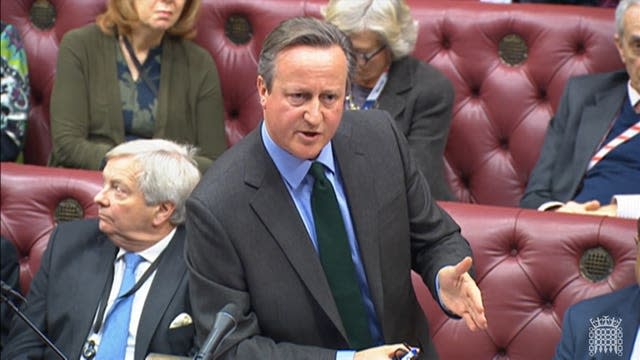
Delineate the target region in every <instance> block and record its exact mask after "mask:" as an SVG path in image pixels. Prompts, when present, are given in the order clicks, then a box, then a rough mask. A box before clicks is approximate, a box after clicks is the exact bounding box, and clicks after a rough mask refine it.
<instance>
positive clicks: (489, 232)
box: [0, 163, 636, 360]
mask: <svg viewBox="0 0 640 360" xmlns="http://www.w3.org/2000/svg"><path fill="white" fill-rule="evenodd" d="M1 171H2V177H1V180H2V181H1V193H2V198H1V202H0V203H1V205H2V208H1V211H0V215H1V216H0V225H1V226H0V229H1V230H2V235H4V236H6V237H7V238H9V239H12V240H13V241H14V242H15V243H16V246H17V248H18V253H19V255H20V257H21V260H20V262H21V274H20V276H21V285H22V288H23V289H24V290H25V291H26V290H28V287H29V282H30V281H31V279H32V278H33V275H34V274H35V272H36V271H37V269H38V267H39V266H40V257H41V256H42V252H43V250H44V249H45V247H46V243H47V241H48V239H49V235H50V233H51V231H52V230H53V227H54V225H55V221H56V220H55V215H54V213H55V209H56V206H57V204H58V202H59V201H60V200H63V199H67V198H73V199H76V200H77V201H78V203H79V204H80V207H81V208H82V209H84V216H85V217H90V216H95V215H96V206H95V205H94V204H93V202H92V199H93V196H94V195H95V194H96V193H97V192H98V191H99V189H100V187H101V184H102V179H101V175H100V173H99V172H97V171H87V170H73V169H60V168H47V167H40V166H33V165H21V164H12V163H3V164H2V169H1ZM441 205H442V206H443V207H444V209H445V210H447V211H448V212H449V213H450V214H451V215H452V216H453V218H454V219H455V220H456V221H457V222H458V223H459V224H460V226H461V227H462V233H463V235H464V236H465V237H466V238H467V239H468V240H469V242H470V243H471V247H472V248H473V251H474V258H475V267H476V279H477V281H478V284H479V286H480V289H481V291H482V293H483V297H484V301H485V306H486V312H487V318H488V321H489V330H488V331H486V332H475V333H471V332H470V331H468V330H467V329H466V326H465V325H464V323H463V322H462V321H456V320H451V319H449V318H447V317H446V316H445V315H444V314H443V313H442V311H441V310H440V308H439V307H438V306H437V305H436V304H435V303H434V301H433V299H432V298H431V295H430V293H429V292H428V291H427V290H426V288H425V286H424V284H422V282H421V280H420V279H419V278H418V277H417V276H415V274H414V288H415V290H416V294H417V295H418V300H419V301H420V304H421V306H422V307H423V309H424V310H425V311H426V313H427V316H428V319H429V322H430V325H431V333H432V336H433V338H434V341H435V344H436V347H437V349H438V351H439V352H440V355H441V358H442V359H444V360H448V359H451V360H454V359H456V360H457V359H514V360H515V359H518V360H525V359H526V360H539V359H550V358H551V354H552V353H553V349H554V348H555V345H556V344H557V342H558V340H559V338H560V331H561V330H560V326H561V325H562V316H563V314H564V311H565V310H566V308H567V307H568V306H569V305H571V304H573V303H575V302H576V301H578V300H581V299H584V298H587V297H591V296H595V295H597V294H601V293H606V292H609V291H611V290H614V289H618V288H621V287H624V286H626V285H629V284H631V283H633V281H634V272H633V264H634V261H635V248H634V243H633V236H634V234H635V229H636V224H635V222H634V221H632V220H622V219H614V218H603V217H595V216H580V215H565V214H556V213H540V212H536V211H532V210H523V209H516V208H506V207H494V206H484V205H477V204H464V203H453V202H443V203H441ZM592 248H603V249H605V250H606V251H607V253H608V254H610V256H611V258H612V262H613V269H612V271H611V273H610V274H606V273H605V276H604V279H603V280H601V281H599V282H591V281H589V280H587V279H586V278H584V277H583V276H582V275H581V270H580V267H579V263H580V261H579V260H580V259H581V258H582V257H583V256H584V254H585V252H587V251H588V250H589V249H592ZM70 261H72V259H70ZM583 272H584V270H583ZM462 339H464V340H463V341H464V342H462ZM463 343H464V346H461V344H463Z"/></svg>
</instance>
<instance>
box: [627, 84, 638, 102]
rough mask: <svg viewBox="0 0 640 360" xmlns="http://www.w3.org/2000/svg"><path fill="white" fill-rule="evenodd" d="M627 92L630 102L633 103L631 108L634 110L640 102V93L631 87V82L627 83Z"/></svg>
mask: <svg viewBox="0 0 640 360" xmlns="http://www.w3.org/2000/svg"><path fill="white" fill-rule="evenodd" d="M627 92H628V93H629V100H630V101H631V107H632V108H633V107H634V106H635V105H636V104H637V103H638V101H640V92H638V90H636V89H634V88H633V87H632V86H631V80H629V82H628V83H627Z"/></svg>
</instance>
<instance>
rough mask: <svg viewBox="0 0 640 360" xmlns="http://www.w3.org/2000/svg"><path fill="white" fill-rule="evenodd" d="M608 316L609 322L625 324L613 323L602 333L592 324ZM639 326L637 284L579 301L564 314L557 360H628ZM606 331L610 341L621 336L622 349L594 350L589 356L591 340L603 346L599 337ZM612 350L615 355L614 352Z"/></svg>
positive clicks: (592, 349)
mask: <svg viewBox="0 0 640 360" xmlns="http://www.w3.org/2000/svg"><path fill="white" fill-rule="evenodd" d="M605 316H608V318H609V319H611V318H615V319H618V320H620V319H621V320H622V322H621V323H620V324H618V326H615V324H612V325H613V326H609V327H608V329H603V330H601V331H600V332H599V331H598V329H597V326H594V325H593V324H592V321H593V322H596V323H597V322H598V321H597V319H600V320H602V319H603V318H604V317H605ZM639 325H640V286H638V285H637V284H636V285H632V286H629V287H627V288H624V289H620V290H618V291H614V292H613V293H610V294H606V295H602V296H598V297H595V298H592V299H588V300H584V301H582V302H579V303H577V304H575V305H573V306H571V307H570V308H569V309H568V310H567V312H566V313H565V314H564V321H563V325H562V339H561V340H560V344H558V348H557V349H556V355H555V357H554V360H580V359H589V360H591V359H594V360H599V359H603V360H604V359H616V360H629V359H630V358H631V351H633V344H634V342H635V340H636V332H637V331H638V326H639ZM604 331H606V332H607V334H608V335H609V338H608V339H605V341H607V340H608V342H612V341H614V340H617V339H618V336H622V339H621V340H622V344H621V345H622V346H621V348H619V349H618V348H616V349H611V348H608V350H609V352H608V353H605V352H604V351H603V350H605V349H603V348H598V347H592V348H591V354H590V348H589V344H590V341H591V343H592V345H597V344H600V343H602V342H603V341H602V340H603V339H602V338H601V337H600V335H598V334H599V333H600V334H601V333H602V332H604ZM613 337H615V339H614V338H613ZM611 350H613V351H614V352H613V353H611ZM618 351H620V352H621V353H622V354H621V355H622V356H619V355H618V354H619V353H618Z"/></svg>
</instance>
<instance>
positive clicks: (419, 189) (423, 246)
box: [187, 110, 471, 359]
mask: <svg viewBox="0 0 640 360" xmlns="http://www.w3.org/2000/svg"><path fill="white" fill-rule="evenodd" d="M333 151H334V157H335V159H336V163H337V166H338V167H339V168H340V173H341V174H342V180H343V183H344V188H345V192H346V195H347V198H348V203H349V208H350V209H351V217H352V219H353V224H354V230H355V232H356V237H357V239H358V243H359V247H360V252H361V254H360V255H361V258H362V261H363V264H364V268H365V272H366V275H367V279H368V283H369V288H370V290H371V296H372V301H373V303H374V306H375V310H376V313H377V316H378V319H379V321H380V324H381V327H382V333H383V336H384V340H385V342H387V343H396V342H401V341H407V342H408V343H411V344H413V345H416V346H420V347H422V349H423V354H428V355H429V357H428V358H436V356H435V349H434V347H433V344H432V342H431V340H430V338H429V333H428V326H427V321H426V318H425V316H424V313H423V312H422V310H421V308H420V306H419V304H418V302H417V299H416V296H415V293H414V291H413V287H412V285H411V278H410V270H411V269H412V268H413V269H415V270H416V271H417V272H418V273H419V274H421V275H422V278H423V280H424V281H425V282H426V284H427V285H428V286H429V288H430V289H431V290H432V292H433V291H435V285H434V282H435V277H436V274H437V271H438V270H440V269H441V268H442V267H443V266H445V265H451V264H455V263H457V262H458V261H460V260H461V259H462V258H463V257H464V256H467V255H470V254H471V249H470V247H469V244H468V243H467V242H466V240H465V239H464V238H462V236H461V235H460V232H459V231H460V229H459V227H458V225H457V224H456V223H455V222H454V221H453V220H452V219H451V218H450V217H449V216H448V215H447V214H446V213H445V212H444V211H443V210H442V209H440V208H439V207H438V206H437V205H436V203H435V202H434V201H433V199H432V197H431V196H430V194H429V188H428V185H427V183H426V181H425V179H424V177H423V176H422V175H421V174H420V172H419V171H418V168H417V167H416V165H415V163H414V161H413V160H412V157H411V156H410V155H409V147H408V145H407V142H406V139H405V137H404V136H403V135H402V133H400V132H399V131H398V129H397V128H396V127H395V126H394V125H393V120H392V119H391V118H390V117H389V115H388V114H387V113H386V112H383V111H377V110H367V111H354V112H345V115H344V116H343V119H342V123H341V125H340V127H339V128H338V131H337V133H336V135H335V136H334V139H333ZM187 212H188V215H187V218H188V220H187V237H188V241H187V244H188V246H187V265H188V266H189V267H190V274H191V275H190V278H189V281H190V285H189V286H190V289H191V301H192V307H193V310H194V319H195V323H196V333H197V338H198V341H199V343H202V341H203V338H204V337H205V336H206V334H207V332H208V329H209V328H210V327H211V324H212V322H213V317H214V314H215V311H216V310H217V309H220V308H222V307H223V306H224V305H225V304H227V303H229V302H233V303H236V304H237V305H238V306H239V308H240V309H241V310H242V311H243V313H244V315H243V316H242V317H241V318H240V319H239V320H240V321H239V324H238V327H237V329H236V331H235V332H234V333H233V334H232V335H231V336H230V337H229V338H228V340H227V341H225V342H224V343H223V346H222V348H221V350H220V351H221V352H224V351H226V350H228V349H229V348H230V347H231V350H229V351H228V352H226V354H225V355H226V356H223V357H222V358H237V359H258V358H261V359H334V357H335V350H336V349H348V343H347V338H346V335H345V330H344V327H343V325H342V322H341V320H340V316H339V314H338V310H337V307H336V305H335V302H334V301H333V298H332V295H331V290H330V288H329V285H328V282H327V280H326V278H325V276H324V272H323V270H322V265H321V264H320V260H319V258H318V255H317V253H316V251H315V249H314V247H313V245H312V242H311V239H310V237H309V235H308V233H307V230H306V228H305V226H304V224H303V222H302V219H301V217H300V215H299V214H298V211H297V210H296V207H295V205H294V202H293V200H292V199H291V197H290V196H289V193H288V192H287V189H286V187H285V184H284V183H283V180H282V178H281V176H280V173H279V172H278V170H277V168H276V167H275V165H274V163H273V161H272V160H271V158H270V157H269V155H268V154H267V152H266V150H265V148H264V146H263V143H262V140H261V136H260V127H258V128H257V129H255V130H254V131H253V132H251V133H250V134H249V135H248V136H247V137H245V139H243V140H242V141H240V142H239V143H238V144H236V145H235V146H233V147H232V148H231V149H230V150H228V151H227V152H226V153H225V154H224V155H223V156H222V157H221V158H219V160H217V161H216V162H215V163H214V165H213V166H212V167H211V168H210V169H209V170H208V171H207V173H206V174H205V175H204V177H203V179H202V180H201V182H200V184H199V185H198V186H197V187H196V189H195V190H194V192H193V193H192V196H191V197H190V198H189V200H188V201H187ZM425 358H426V357H425Z"/></svg>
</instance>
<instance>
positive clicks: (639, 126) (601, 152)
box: [587, 121, 640, 171]
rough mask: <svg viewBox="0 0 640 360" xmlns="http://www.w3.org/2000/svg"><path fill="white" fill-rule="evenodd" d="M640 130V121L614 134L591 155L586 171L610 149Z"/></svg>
mask: <svg viewBox="0 0 640 360" xmlns="http://www.w3.org/2000/svg"><path fill="white" fill-rule="evenodd" d="M639 132H640V121H638V122H637V123H635V124H634V125H632V126H630V127H629V128H628V129H627V130H625V131H624V132H623V133H622V134H620V135H618V136H616V137H615V138H613V139H611V140H610V141H609V142H608V143H607V144H606V145H604V146H603V147H601V148H600V150H598V152H597V153H596V154H595V155H593V157H592V158H591V161H589V167H587V171H588V170H591V169H592V168H593V167H594V166H596V164H597V163H598V162H599V161H600V160H602V158H604V157H605V156H607V154H608V153H609V152H611V150H613V149H615V148H616V147H617V146H618V145H620V144H622V143H624V142H625V141H627V140H629V139H631V138H632V137H634V136H636V135H638V133H639Z"/></svg>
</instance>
